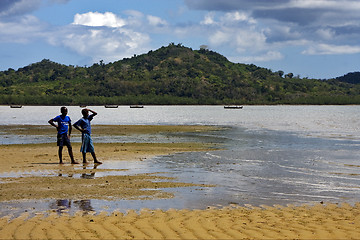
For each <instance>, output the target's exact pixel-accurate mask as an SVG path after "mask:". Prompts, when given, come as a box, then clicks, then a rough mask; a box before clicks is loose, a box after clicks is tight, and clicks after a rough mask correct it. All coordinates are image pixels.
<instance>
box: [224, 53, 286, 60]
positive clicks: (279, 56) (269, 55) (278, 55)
mask: <svg viewBox="0 0 360 240" xmlns="http://www.w3.org/2000/svg"><path fill="white" fill-rule="evenodd" d="M283 58H284V56H283V55H282V54H281V53H280V52H278V51H268V52H266V53H264V54H262V55H252V56H241V57H237V56H236V57H229V60H230V61H234V62H245V63H254V62H268V61H275V60H281V59H283Z"/></svg>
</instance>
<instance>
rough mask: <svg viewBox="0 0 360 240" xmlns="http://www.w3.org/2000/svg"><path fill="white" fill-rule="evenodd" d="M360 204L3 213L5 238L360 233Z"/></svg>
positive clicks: (349, 236)
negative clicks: (59, 213)
mask: <svg viewBox="0 0 360 240" xmlns="http://www.w3.org/2000/svg"><path fill="white" fill-rule="evenodd" d="M359 236H360V205H359V204H357V205H355V206H349V205H346V204H344V205H343V206H341V207H339V206H337V205H332V204H330V205H327V206H323V205H317V206H312V207H309V206H301V207H284V208H282V207H278V208H275V207H268V208H254V209H249V208H243V207H240V208H223V209H208V210H168V211H161V210H155V211H153V210H148V209H144V210H142V211H141V212H140V213H136V212H135V211H129V212H128V213H127V214H125V215H124V214H122V213H120V212H113V213H111V214H108V213H106V212H102V213H100V214H98V215H83V214H81V213H80V212H79V213H78V214H75V215H74V216H69V215H57V214H55V213H53V214H50V215H49V216H44V215H42V214H39V215H36V216H34V217H29V216H28V214H23V215H22V216H20V217H18V218H15V219H12V220H9V218H7V217H3V218H1V219H0V239H359Z"/></svg>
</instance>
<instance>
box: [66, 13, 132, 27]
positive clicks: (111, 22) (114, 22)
mask: <svg viewBox="0 0 360 240" xmlns="http://www.w3.org/2000/svg"><path fill="white" fill-rule="evenodd" d="M73 24H75V25H84V26H91V27H114V28H116V27H122V26H124V25H125V24H126V21H125V20H124V19H122V18H119V17H118V16H116V15H115V14H114V13H111V12H105V13H99V12H88V13H84V14H79V13H77V14H76V15H75V17H74V22H73Z"/></svg>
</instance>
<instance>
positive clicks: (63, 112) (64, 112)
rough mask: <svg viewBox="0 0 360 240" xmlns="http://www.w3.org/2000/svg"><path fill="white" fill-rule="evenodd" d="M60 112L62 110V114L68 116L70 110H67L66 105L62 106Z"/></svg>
mask: <svg viewBox="0 0 360 240" xmlns="http://www.w3.org/2000/svg"><path fill="white" fill-rule="evenodd" d="M60 112H61V114H62V115H63V116H66V115H67V113H68V110H67V108H66V107H61V108H60Z"/></svg>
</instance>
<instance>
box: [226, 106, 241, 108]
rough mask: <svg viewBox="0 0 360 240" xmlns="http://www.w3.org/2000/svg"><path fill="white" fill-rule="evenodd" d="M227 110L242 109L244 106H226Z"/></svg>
mask: <svg viewBox="0 0 360 240" xmlns="http://www.w3.org/2000/svg"><path fill="white" fill-rule="evenodd" d="M224 108H225V109H242V108H243V106H224Z"/></svg>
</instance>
